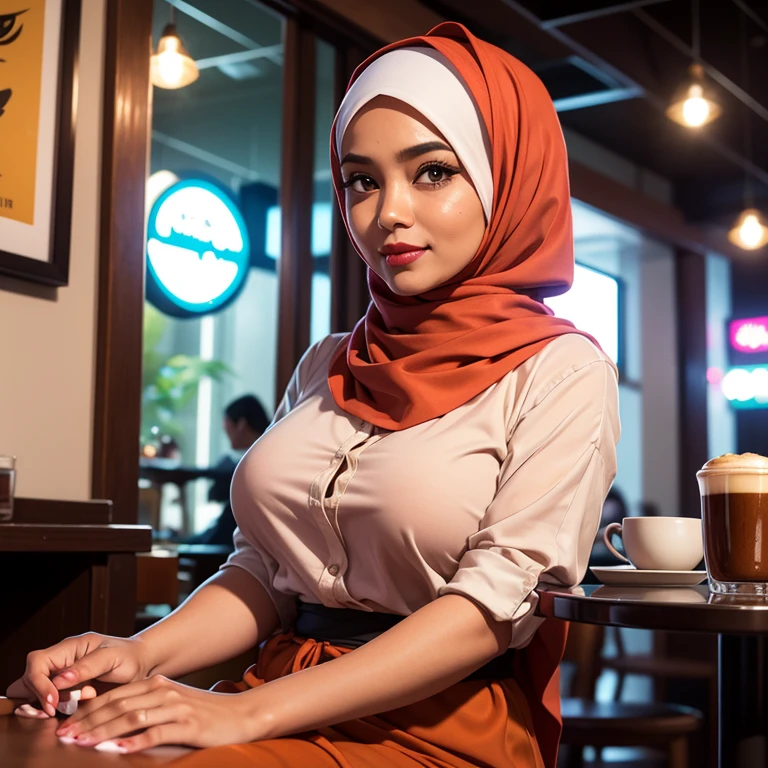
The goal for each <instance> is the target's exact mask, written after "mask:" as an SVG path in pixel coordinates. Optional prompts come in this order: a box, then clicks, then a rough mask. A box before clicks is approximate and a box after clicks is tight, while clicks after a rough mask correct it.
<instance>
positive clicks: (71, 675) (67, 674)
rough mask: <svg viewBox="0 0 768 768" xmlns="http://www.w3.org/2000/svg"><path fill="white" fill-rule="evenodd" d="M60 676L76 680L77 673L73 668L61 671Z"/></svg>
mask: <svg viewBox="0 0 768 768" xmlns="http://www.w3.org/2000/svg"><path fill="white" fill-rule="evenodd" d="M59 677H63V678H66V679H67V680H74V679H75V673H74V672H73V671H72V670H71V669H68V670H67V671H66V672H61V673H60V674H59Z"/></svg>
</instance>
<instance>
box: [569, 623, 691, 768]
mask: <svg viewBox="0 0 768 768" xmlns="http://www.w3.org/2000/svg"><path fill="white" fill-rule="evenodd" d="M603 639H604V629H603V627H601V626H598V625H594V624H577V623H575V622H573V623H571V625H570V630H569V634H568V644H567V646H566V650H565V656H564V658H563V661H565V662H570V663H572V664H573V665H574V668H575V669H574V674H573V675H572V677H571V680H570V685H569V686H568V688H567V690H566V691H565V692H564V698H563V700H562V715H563V737H562V743H563V744H564V745H569V746H570V747H571V749H570V751H569V754H568V756H567V762H566V766H567V768H580V766H582V765H584V761H583V747H585V746H591V747H595V748H597V749H598V750H600V749H602V748H604V747H656V748H661V749H663V750H665V751H666V753H667V756H668V765H669V768H688V734H689V733H692V732H693V731H695V730H697V729H698V728H700V727H701V721H702V715H701V713H700V712H699V711H698V710H695V709H692V708H690V707H683V706H679V705H675V704H661V703H655V702H651V703H629V702H617V701H613V702H606V703H603V702H596V701H595V689H596V686H597V678H598V676H599V674H600V670H601V666H602V659H601V658H600V651H601V649H602V645H603ZM593 765H595V764H593ZM614 765H616V764H614Z"/></svg>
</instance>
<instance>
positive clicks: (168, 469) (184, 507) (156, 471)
mask: <svg viewBox="0 0 768 768" xmlns="http://www.w3.org/2000/svg"><path fill="white" fill-rule="evenodd" d="M233 471H234V470H229V469H227V470H222V469H219V468H218V467H183V466H181V465H176V466H174V465H173V463H172V462H171V463H168V461H167V460H162V459H161V460H160V461H157V460H154V461H153V460H152V459H142V460H141V461H140V462H139V477H140V478H141V479H142V480H149V482H150V483H152V484H153V485H154V486H156V487H157V488H158V489H160V492H161V493H162V488H163V486H164V485H165V484H166V483H171V484H172V485H175V486H176V487H177V488H178V489H179V504H180V506H181V531H180V533H181V535H182V536H189V534H190V533H192V528H193V521H192V511H191V509H190V507H189V503H188V500H187V484H188V483H192V482H195V481H196V480H230V479H231V477H232V472H233ZM155 527H156V528H160V527H162V526H161V522H160V520H158V521H156V522H155Z"/></svg>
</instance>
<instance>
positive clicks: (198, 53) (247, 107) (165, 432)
mask: <svg viewBox="0 0 768 768" xmlns="http://www.w3.org/2000/svg"><path fill="white" fill-rule="evenodd" d="M154 13H155V18H154V30H153V31H154V34H153V37H154V40H153V43H154V45H155V46H156V45H157V41H158V39H159V37H160V35H161V33H162V30H163V27H164V26H165V25H166V24H167V23H168V20H169V5H168V3H167V2H163V1H162V0H157V1H156V2H155V11H154ZM176 26H177V30H178V33H179V35H180V37H181V38H182V41H183V43H184V45H185V47H186V48H187V50H188V51H189V53H190V55H191V56H192V58H194V59H195V61H196V62H197V66H198V69H199V72H200V76H199V79H198V80H196V81H195V82H193V83H192V84H190V85H188V86H186V87H183V88H180V89H177V90H166V89H162V88H157V87H156V88H154V89H153V110H152V146H151V161H150V178H149V180H148V185H147V187H148V188H147V205H148V213H149V209H150V208H151V206H152V204H153V202H154V201H156V200H157V199H158V197H159V196H160V195H162V194H163V192H164V191H165V190H167V189H168V188H169V186H170V185H172V184H174V183H177V182H179V181H185V180H193V179H194V180H200V181H202V182H205V183H207V184H210V185H213V187H214V188H215V189H216V190H218V192H219V193H220V194H222V195H224V196H226V199H227V200H229V201H230V202H231V204H232V205H233V206H234V208H235V209H236V210H237V211H238V212H239V215H240V216H241V217H242V222H243V226H244V230H245V234H244V239H246V240H247V241H248V242H249V244H250V260H249V266H248V268H247V276H246V278H245V281H244V284H243V285H242V287H241V288H240V290H239V292H238V293H237V294H236V298H235V299H234V300H233V301H231V303H229V304H228V305H227V306H226V307H225V308H224V309H222V310H221V311H218V312H215V313H211V314H198V315H197V316H192V317H175V316H172V315H169V314H167V313H165V312H164V311H162V310H158V309H156V308H155V307H152V306H151V305H149V304H148V305H147V310H146V312H145V346H144V390H143V413H142V442H143V444H145V445H146V444H149V446H150V447H149V449H146V448H145V449H143V452H144V453H145V456H144V457H143V458H142V463H143V465H144V466H145V467H146V466H148V465H154V466H158V457H155V458H154V459H153V458H152V457H151V456H147V455H146V454H147V453H149V454H151V453H152V451H153V449H155V450H159V451H160V454H161V455H160V457H159V458H160V459H161V462H165V465H166V466H167V467H170V466H172V465H173V464H174V463H176V464H182V465H183V466H185V467H210V466H215V465H216V464H217V463H219V462H220V461H222V460H224V459H225V458H226V457H228V456H229V457H230V458H231V459H233V460H236V459H237V458H238V457H239V455H240V454H241V452H242V447H240V448H237V447H236V448H233V447H232V446H231V445H230V441H229V439H228V437H227V435H226V434H225V432H224V430H223V426H222V416H223V411H224V408H225V407H226V405H227V404H228V403H229V402H231V401H232V400H233V399H234V398H237V397H239V396H241V395H245V394H253V395H255V396H256V397H257V398H258V399H259V400H260V401H261V402H262V403H263V405H264V407H265V409H266V411H267V413H268V414H271V413H272V412H273V410H274V407H275V399H276V393H275V366H276V358H277V341H278V328H277V302H278V284H277V265H278V260H279V258H280V239H279V227H278V236H277V240H276V242H274V243H273V242H272V241H271V240H270V239H269V233H270V232H271V230H270V227H269V212H270V210H272V209H274V207H275V206H276V204H277V200H278V195H279V188H280V170H281V167H280V157H281V136H282V101H283V31H284V30H283V26H284V25H283V19H282V17H280V16H279V15H277V14H275V13H273V12H272V11H271V10H269V9H267V8H265V7H264V6H261V5H259V4H258V3H257V2H255V1H254V0H230V1H229V2H226V3H221V2H218V0H196V2H195V4H194V6H193V5H191V4H188V3H184V4H179V6H178V7H177V8H176ZM179 215H180V216H181V217H182V219H183V221H186V222H187V224H188V225H189V226H190V227H192V226H193V225H194V226H199V227H207V226H209V224H210V221H209V220H210V219H211V216H210V211H209V210H207V209H203V210H202V212H201V211H195V212H190V211H188V210H184V211H181V212H180V213H179ZM183 217H186V218H183ZM212 226H214V225H212ZM190 231H191V230H190ZM185 234H186V233H185ZM205 239H206V236H205V235H201V236H200V248H199V250H198V251H197V255H198V256H199V258H200V263H201V269H202V264H203V263H204V260H205V258H207V257H208V256H207V253H206V247H205V244H204V241H205ZM209 241H210V238H209ZM211 242H212V241H211ZM214 244H215V243H214ZM189 247H190V248H192V250H193V251H194V250H195V248H194V247H193V246H189ZM180 355H182V356H184V357H181V358H180V357H179V356H180ZM175 363H176V364H178V365H175ZM162 437H165V439H164V440H163V441H162V442H161V440H160V438H162ZM163 454H166V455H163ZM142 474H143V475H144V476H145V483H146V482H147V480H146V476H147V472H146V471H145V472H143V473H142ZM209 486H210V481H208V480H199V481H196V482H190V483H187V484H186V486H184V489H183V492H182V494H181V496H180V497H179V493H178V489H177V488H176V487H175V486H172V485H171V484H170V483H166V484H164V485H163V488H162V494H163V511H162V520H161V521H160V525H161V526H162V527H171V528H175V529H180V530H182V531H183V532H184V533H191V532H193V531H194V530H200V529H202V528H204V527H205V526H206V525H207V524H208V522H209V521H210V520H212V519H213V518H215V517H216V516H218V514H219V512H220V511H221V503H220V502H209V501H208V490H209Z"/></svg>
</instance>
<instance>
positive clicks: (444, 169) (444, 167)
mask: <svg viewBox="0 0 768 768" xmlns="http://www.w3.org/2000/svg"><path fill="white" fill-rule="evenodd" d="M429 171H438V172H439V173H440V174H442V175H443V176H444V177H445V178H441V179H435V180H431V179H430V180H427V181H425V182H419V179H420V178H421V177H422V176H423V175H424V174H426V173H428V172H429ZM457 173H461V168H458V167H456V166H455V165H452V164H451V163H447V162H445V161H443V160H430V161H429V162H426V163H423V164H422V165H420V166H419V168H418V170H417V171H416V174H415V175H414V178H413V182H412V183H414V184H417V183H419V184H427V185H428V186H429V187H430V188H432V189H437V188H438V187H442V186H444V185H445V184H448V183H450V181H451V179H452V178H453V177H454V176H455V175H456V174H457ZM358 181H359V182H360V183H361V185H365V184H369V185H370V188H368V189H366V188H362V189H355V190H354V191H355V192H359V193H361V194H365V193H367V192H373V191H374V189H377V188H378V184H377V183H376V181H375V179H373V177H372V176H370V175H368V174H366V173H359V172H358V173H353V174H351V175H350V177H349V178H348V179H344V180H343V181H342V183H341V186H342V188H343V189H349V188H350V187H353V185H354V184H356V183H357V182H358Z"/></svg>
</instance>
